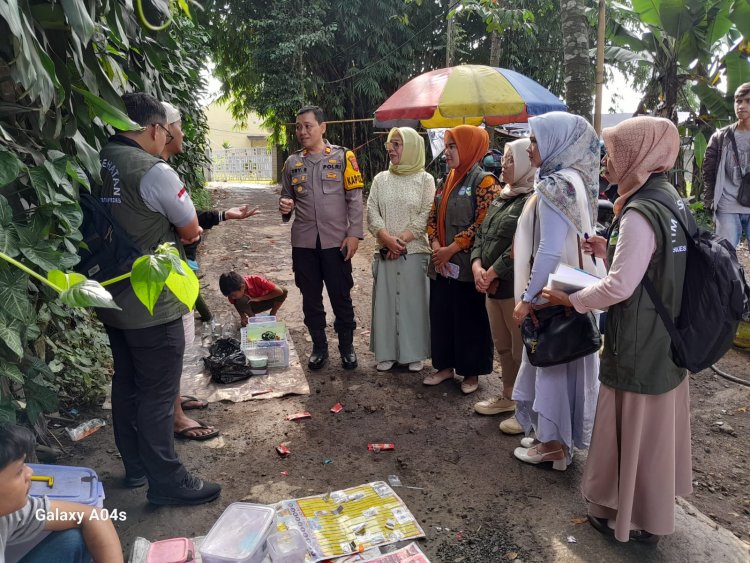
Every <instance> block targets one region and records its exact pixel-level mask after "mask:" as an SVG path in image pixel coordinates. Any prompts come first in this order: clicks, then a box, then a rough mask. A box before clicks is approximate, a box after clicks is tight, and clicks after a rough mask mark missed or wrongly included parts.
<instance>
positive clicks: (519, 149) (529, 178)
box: [500, 139, 536, 199]
mask: <svg viewBox="0 0 750 563" xmlns="http://www.w3.org/2000/svg"><path fill="white" fill-rule="evenodd" d="M530 144H531V141H530V140H529V139H518V140H517V141H512V142H510V143H507V144H506V145H505V152H506V153H510V154H511V156H512V157H513V178H511V181H510V183H509V184H507V185H506V186H505V187H504V188H503V191H502V192H501V193H500V197H502V198H503V199H512V198H514V197H516V196H519V195H521V194H527V193H529V192H530V191H532V190H533V189H534V175H535V174H536V167H534V166H532V165H531V161H530V160H529V153H527V152H526V149H528V148H529V145H530Z"/></svg>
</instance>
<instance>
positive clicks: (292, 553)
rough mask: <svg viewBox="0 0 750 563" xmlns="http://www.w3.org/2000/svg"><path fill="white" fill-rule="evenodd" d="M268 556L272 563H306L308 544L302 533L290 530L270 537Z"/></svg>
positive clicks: (294, 529) (293, 529)
mask: <svg viewBox="0 0 750 563" xmlns="http://www.w3.org/2000/svg"><path fill="white" fill-rule="evenodd" d="M268 555H269V556H270V557H271V561H272V563H305V555H307V543H305V538H304V537H303V536H302V532H300V531H299V530H297V529H296V528H289V529H288V530H284V531H282V532H276V533H275V534H271V535H270V536H268Z"/></svg>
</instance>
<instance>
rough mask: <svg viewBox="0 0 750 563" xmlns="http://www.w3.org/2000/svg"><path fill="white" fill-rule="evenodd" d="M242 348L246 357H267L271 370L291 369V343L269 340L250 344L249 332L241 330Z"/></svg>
mask: <svg viewBox="0 0 750 563" xmlns="http://www.w3.org/2000/svg"><path fill="white" fill-rule="evenodd" d="M240 346H241V347H242V352H243V353H244V354H245V356H247V357H250V356H256V357H257V356H265V357H266V358H268V367H269V368H285V367H289V342H288V341H287V340H267V341H256V342H248V340H247V330H246V329H245V328H244V327H243V328H242V329H240Z"/></svg>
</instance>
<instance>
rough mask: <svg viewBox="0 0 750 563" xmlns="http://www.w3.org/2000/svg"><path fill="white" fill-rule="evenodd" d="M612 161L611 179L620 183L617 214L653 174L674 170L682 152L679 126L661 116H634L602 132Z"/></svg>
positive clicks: (618, 184) (616, 206) (615, 182)
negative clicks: (678, 156)
mask: <svg viewBox="0 0 750 563" xmlns="http://www.w3.org/2000/svg"><path fill="white" fill-rule="evenodd" d="M602 137H603V138H604V145H605V146H606V147H607V154H608V155H609V159H610V176H609V180H610V181H611V182H612V183H613V184H617V194H618V195H619V196H620V197H618V198H617V200H616V201H615V213H616V214H618V215H619V214H620V212H621V211H622V208H623V207H624V206H625V203H626V202H627V200H628V198H629V197H630V196H632V195H633V194H634V193H635V192H637V191H638V190H639V189H641V186H643V184H644V183H645V182H646V180H648V177H649V176H651V174H654V173H656V172H665V171H667V170H671V169H672V168H673V167H674V163H675V161H676V160H677V155H678V153H679V152H680V134H679V133H678V132H677V127H675V125H674V123H672V122H671V121H669V120H668V119H664V118H662V117H648V116H641V117H632V118H630V119H626V120H625V121H623V122H622V123H619V124H618V125H616V126H615V127H608V128H606V129H604V130H603V131H602Z"/></svg>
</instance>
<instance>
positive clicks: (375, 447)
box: [367, 444, 396, 452]
mask: <svg viewBox="0 0 750 563" xmlns="http://www.w3.org/2000/svg"><path fill="white" fill-rule="evenodd" d="M367 449H368V450H370V451H371V452H387V451H390V450H395V449H396V445H395V444H367Z"/></svg>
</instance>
